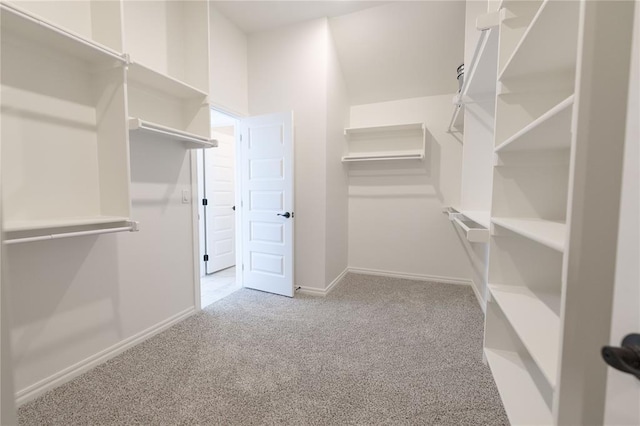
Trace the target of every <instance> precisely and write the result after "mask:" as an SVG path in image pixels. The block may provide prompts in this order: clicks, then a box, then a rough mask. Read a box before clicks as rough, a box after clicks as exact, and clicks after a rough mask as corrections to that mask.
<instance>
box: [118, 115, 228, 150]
mask: <svg viewBox="0 0 640 426" xmlns="http://www.w3.org/2000/svg"><path fill="white" fill-rule="evenodd" d="M129 130H131V131H141V132H144V133H148V134H152V135H154V136H157V137H159V138H161V139H168V140H172V141H177V142H183V143H184V144H185V146H186V147H187V148H213V147H216V146H218V143H217V141H216V140H215V139H208V138H204V137H202V136H198V135H194V134H193V133H188V132H183V131H181V130H176V129H172V128H170V127H165V126H161V125H160V124H155V123H150V122H148V121H143V120H141V119H139V118H129Z"/></svg>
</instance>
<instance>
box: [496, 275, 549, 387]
mask: <svg viewBox="0 0 640 426" xmlns="http://www.w3.org/2000/svg"><path fill="white" fill-rule="evenodd" d="M489 291H490V293H491V297H492V298H493V300H495V301H496V303H497V304H498V306H500V309H501V310H502V312H503V313H504V315H505V317H506V318H507V319H508V320H509V323H510V324H511V327H513V330H514V331H515V332H516V334H517V335H518V337H519V338H520V340H521V341H522V343H523V345H524V347H525V348H526V349H527V351H528V352H529V354H530V355H531V358H532V359H533V360H534V361H535V362H536V364H537V366H538V368H539V369H540V371H541V372H542V373H543V374H544V376H545V378H546V379H547V381H548V382H549V384H550V386H551V387H552V388H555V385H556V380H557V375H558V350H559V345H560V317H559V315H558V314H557V313H555V312H554V311H553V310H552V309H551V308H550V307H549V306H548V304H547V303H549V301H548V299H555V300H553V301H551V303H550V304H552V305H554V306H559V305H560V300H559V299H560V294H556V293H544V294H542V297H539V296H538V295H536V294H535V293H534V292H532V291H531V290H529V289H528V288H527V287H526V286H516V285H494V284H489ZM532 318H535V319H536V320H535V321H531V319H532Z"/></svg>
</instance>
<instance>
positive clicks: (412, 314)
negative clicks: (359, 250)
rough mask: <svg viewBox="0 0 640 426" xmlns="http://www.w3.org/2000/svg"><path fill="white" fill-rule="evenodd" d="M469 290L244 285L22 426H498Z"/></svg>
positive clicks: (362, 281)
mask: <svg viewBox="0 0 640 426" xmlns="http://www.w3.org/2000/svg"><path fill="white" fill-rule="evenodd" d="M482 323H483V318H482V312H481V310H480V309H479V307H478V305H477V302H476V300H475V298H474V295H473V292H472V290H471V289H470V288H469V287H465V286H457V285H446V284H433V283H425V282H418V281H409V280H398V279H390V278H382V277H371V276H365V275H353V274H350V275H348V276H347V277H346V278H345V279H344V280H343V282H342V283H341V284H340V285H339V286H338V287H337V288H336V289H335V290H334V291H333V292H331V293H330V294H329V295H328V296H327V297H326V298H314V297H309V296H304V295H297V296H296V297H295V298H294V299H288V298H285V297H280V296H274V295H271V294H267V293H261V292H258V291H252V290H246V289H242V290H239V291H237V292H235V293H234V294H232V295H230V296H229V297H227V298H225V299H223V300H220V301H218V302H216V303H214V304H213V305H210V306H209V307H208V308H207V309H206V310H204V311H203V312H202V313H200V314H199V315H196V316H193V317H191V318H189V319H187V320H186V321H183V322H182V323H180V324H178V325H176V326H174V327H172V328H171V329H169V330H167V331H165V332H164V333H161V334H159V335H157V336H155V337H154V338H152V339H150V340H147V341H146V342H144V343H142V344H140V345H138V346H136V347H134V348H132V349H130V350H128V351H127V352H125V353H123V354H121V355H120V356H118V357H116V358H114V359H112V360H111V361H109V362H107V363H105V364H103V365H101V366H99V367H97V368H95V369H93V370H91V371H89V372H88V373H86V374H84V375H82V376H80V377H78V378H77V379H75V380H73V381H71V382H69V383H67V384H65V385H63V386H61V387H59V388H57V389H55V390H53V391H51V392H49V393H47V394H45V395H43V396H42V397H40V398H38V399H36V400H34V401H32V402H30V403H27V404H25V405H23V406H22V407H21V408H20V410H19V421H20V423H21V424H23V425H50V424H55V425H78V424H82V425H107V424H127V425H130V424H141V425H176V424H180V425H191V424H221V425H222V424H223V425H229V424H247V425H259V424H268V425H271V424H291V425H345V424H352V425H353V424H358V425H373V424H389V425H391V424H394V425H395V424H406V425H416V424H419V425H426V424H429V425H430V424H434V425H501V424H508V421H507V418H506V415H505V413H504V410H503V408H502V404H501V403H500V397H499V396H498V392H497V390H496V387H495V384H494V383H493V379H492V377H491V373H490V371H489V369H488V367H487V366H485V365H484V364H483V363H482Z"/></svg>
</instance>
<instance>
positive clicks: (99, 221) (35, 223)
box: [3, 216, 129, 232]
mask: <svg viewBox="0 0 640 426" xmlns="http://www.w3.org/2000/svg"><path fill="white" fill-rule="evenodd" d="M128 220H129V218H128V217H121V216H93V217H91V216H90V217H68V218H60V219H40V220H38V219H34V220H13V221H6V222H5V223H4V224H3V230H4V231H5V232H18V231H32V230H39V229H56V228H67V227H71V226H90V225H104V224H108V223H119V222H126V221H128Z"/></svg>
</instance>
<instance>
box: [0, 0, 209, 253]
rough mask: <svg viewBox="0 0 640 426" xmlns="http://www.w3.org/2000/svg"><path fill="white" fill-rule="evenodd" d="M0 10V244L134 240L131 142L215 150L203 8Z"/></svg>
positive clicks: (29, 5)
mask: <svg viewBox="0 0 640 426" xmlns="http://www.w3.org/2000/svg"><path fill="white" fill-rule="evenodd" d="M0 7H1V11H2V14H1V23H0V26H1V31H2V59H3V60H2V70H1V71H2V81H1V83H2V99H1V101H2V110H3V113H2V114H3V117H2V121H3V123H2V124H3V125H2V150H3V156H2V161H3V164H2V173H3V179H4V187H3V206H4V215H3V224H2V226H3V230H4V231H5V232H6V233H7V235H6V237H7V238H6V239H7V240H8V241H9V242H10V243H11V244H13V243H22V242H30V241H39V240H46V239H57V238H64V237H68V236H80V235H98V234H102V233H109V232H116V231H117V232H122V231H126V230H137V225H135V226H134V225H132V224H133V223H134V222H132V221H131V220H130V219H129V217H130V215H131V199H130V195H129V192H130V190H129V186H130V172H129V139H130V137H131V138H133V139H137V138H139V137H145V138H147V139H152V140H154V141H163V140H172V141H178V142H180V143H182V144H184V145H185V147H187V148H209V147H213V146H216V144H215V141H214V140H211V139H210V118H209V102H208V90H209V81H208V79H209V73H208V67H209V58H208V55H209V36H208V34H209V31H208V25H209V24H208V3H207V2H173V1H166V0H158V1H153V2H120V1H113V2H106V1H86V2H85V1H78V2H9V1H8V2H4V1H3V2H2V3H0ZM149 37H154V38H151V39H150V38H149ZM124 40H126V41H127V43H128V44H126V45H125V44H124V43H123V41H124ZM143 64H145V65H143ZM43 70H46V72H44V71H43ZM130 116H131V117H130ZM132 117H136V118H132ZM139 135H144V136H139ZM134 228H135V229H134Z"/></svg>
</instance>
